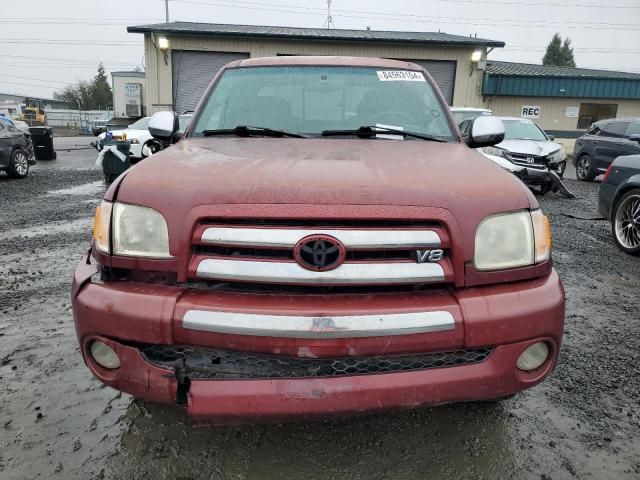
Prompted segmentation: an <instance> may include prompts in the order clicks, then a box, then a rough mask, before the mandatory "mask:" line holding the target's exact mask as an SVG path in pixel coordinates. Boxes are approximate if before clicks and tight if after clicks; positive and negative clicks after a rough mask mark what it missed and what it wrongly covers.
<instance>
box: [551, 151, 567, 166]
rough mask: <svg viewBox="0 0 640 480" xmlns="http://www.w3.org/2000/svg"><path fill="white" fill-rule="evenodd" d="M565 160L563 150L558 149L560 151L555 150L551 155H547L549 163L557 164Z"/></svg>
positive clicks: (565, 155) (565, 156)
mask: <svg viewBox="0 0 640 480" xmlns="http://www.w3.org/2000/svg"><path fill="white" fill-rule="evenodd" d="M566 159H567V153H566V152H565V151H564V148H560V150H556V151H555V152H553V153H550V154H549V155H547V160H548V161H549V162H551V163H559V162H562V161H564V160H566Z"/></svg>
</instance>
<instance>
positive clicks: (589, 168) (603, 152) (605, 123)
mask: <svg viewBox="0 0 640 480" xmlns="http://www.w3.org/2000/svg"><path fill="white" fill-rule="evenodd" d="M639 153H640V118H615V119H612V120H602V121H600V122H596V123H594V124H593V125H592V126H591V128H590V129H589V131H588V132H587V133H586V134H585V135H583V136H582V137H580V138H579V139H578V140H576V146H575V149H574V151H573V155H574V159H575V165H576V176H577V177H578V180H583V181H586V182H590V181H592V180H593V179H594V178H596V177H597V176H598V175H600V174H601V173H604V172H605V171H606V170H607V168H608V167H609V165H611V162H613V161H614V160H615V159H616V158H617V157H619V156H622V155H637V154H639Z"/></svg>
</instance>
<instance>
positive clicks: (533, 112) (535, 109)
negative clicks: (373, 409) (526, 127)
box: [520, 105, 542, 118]
mask: <svg viewBox="0 0 640 480" xmlns="http://www.w3.org/2000/svg"><path fill="white" fill-rule="evenodd" d="M541 111H542V108H540V107H539V106H534V105H523V106H522V110H521V111H520V116H521V117H522V118H540V112H541Z"/></svg>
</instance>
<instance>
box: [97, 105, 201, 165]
mask: <svg viewBox="0 0 640 480" xmlns="http://www.w3.org/2000/svg"><path fill="white" fill-rule="evenodd" d="M192 116H193V114H185V115H180V117H179V122H180V123H179V124H180V129H181V130H182V131H184V130H186V128H187V126H188V125H189V122H190V121H191V117H192ZM150 118H151V117H144V118H141V119H140V120H138V121H136V122H134V123H133V124H131V125H129V126H128V127H127V128H125V129H122V130H112V131H111V135H112V136H113V138H114V139H119V140H129V141H130V142H131V158H132V160H141V159H143V158H147V157H150V156H151V155H153V154H154V153H156V152H157V151H158V150H159V149H160V148H161V146H160V145H159V144H158V142H157V141H155V140H154V138H153V137H152V136H151V133H149V120H150ZM105 137H106V132H103V133H101V134H100V135H98V141H97V142H95V146H96V148H97V149H98V150H100V148H99V145H100V142H102V141H104V139H105Z"/></svg>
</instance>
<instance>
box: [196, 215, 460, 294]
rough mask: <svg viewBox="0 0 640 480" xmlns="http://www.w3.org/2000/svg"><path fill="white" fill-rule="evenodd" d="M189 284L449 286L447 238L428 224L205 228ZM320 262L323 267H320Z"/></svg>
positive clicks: (210, 224) (221, 224)
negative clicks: (442, 284) (196, 281)
mask: <svg viewBox="0 0 640 480" xmlns="http://www.w3.org/2000/svg"><path fill="white" fill-rule="evenodd" d="M192 244H193V249H192V257H191V261H190V264H189V270H188V278H189V279H190V280H205V281H218V282H220V281H223V282H242V283H251V284H272V285H283V284H284V285H292V286H294V285H298V286H299V285H317V286H353V285H402V284H405V285H406V284H414V285H415V284H433V283H450V282H452V281H453V269H452V264H451V260H450V258H449V257H450V241H449V236H448V234H447V231H446V230H445V229H444V228H443V227H442V226H440V225H438V224H436V223H433V222H415V223H413V224H411V223H409V222H394V221H381V222H378V223H376V222H370V221H366V220H362V221H358V222H353V221H352V222H347V223H342V222H337V221H336V222H331V221H322V222H317V225H315V226H314V225H313V224H311V223H310V221H309V220H300V221H299V222H298V223H297V224H296V223H295V222H294V221H292V220H287V221H286V222H285V221H283V222H278V221H277V220H271V221H269V222H259V221H255V222H254V223H253V224H250V223H247V222H246V221H244V222H240V221H238V222H235V223H229V222H215V221H209V222H203V223H201V224H200V225H198V227H197V228H196V229H195V232H194V235H193V238H192ZM323 262H324V263H323Z"/></svg>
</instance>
